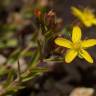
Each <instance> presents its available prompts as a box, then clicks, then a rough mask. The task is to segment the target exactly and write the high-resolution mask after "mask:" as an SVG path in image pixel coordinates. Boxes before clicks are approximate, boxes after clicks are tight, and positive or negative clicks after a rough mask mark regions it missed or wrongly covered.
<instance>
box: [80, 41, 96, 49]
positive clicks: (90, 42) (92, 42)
mask: <svg viewBox="0 0 96 96" xmlns="http://www.w3.org/2000/svg"><path fill="white" fill-rule="evenodd" d="M95 45H96V39H89V40H84V41H82V43H81V46H82V47H83V48H88V47H91V46H95Z"/></svg>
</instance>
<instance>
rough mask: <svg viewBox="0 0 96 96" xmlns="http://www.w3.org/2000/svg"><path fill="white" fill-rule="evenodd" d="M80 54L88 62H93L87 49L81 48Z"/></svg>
mask: <svg viewBox="0 0 96 96" xmlns="http://www.w3.org/2000/svg"><path fill="white" fill-rule="evenodd" d="M80 55H81V56H82V57H83V58H84V59H85V60H86V61H88V62H89V63H93V59H92V57H91V56H90V54H89V53H88V52H87V51H85V50H84V49H81V51H80Z"/></svg>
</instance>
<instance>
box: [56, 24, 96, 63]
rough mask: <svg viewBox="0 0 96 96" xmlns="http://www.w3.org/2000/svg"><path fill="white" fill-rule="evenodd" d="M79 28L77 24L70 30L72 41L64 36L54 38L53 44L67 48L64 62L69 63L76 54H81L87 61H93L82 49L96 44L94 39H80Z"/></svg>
mask: <svg viewBox="0 0 96 96" xmlns="http://www.w3.org/2000/svg"><path fill="white" fill-rule="evenodd" d="M81 35H82V34H81V29H80V28H79V26H74V27H73V31H72V41H69V40H67V39H65V38H62V37H60V38H56V39H55V44H57V45H59V46H62V47H66V48H68V50H67V52H66V54H65V62H66V63H70V62H72V61H73V59H75V57H76V56H81V57H83V58H84V59H85V60H87V61H88V62H89V63H93V59H92V57H91V56H90V55H89V53H88V52H87V51H85V50H84V49H86V48H88V47H92V46H94V45H96V39H89V40H81Z"/></svg>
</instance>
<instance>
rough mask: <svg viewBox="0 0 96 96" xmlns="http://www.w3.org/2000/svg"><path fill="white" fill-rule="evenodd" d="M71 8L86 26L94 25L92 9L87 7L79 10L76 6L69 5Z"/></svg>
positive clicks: (95, 18) (95, 20)
mask: <svg viewBox="0 0 96 96" xmlns="http://www.w3.org/2000/svg"><path fill="white" fill-rule="evenodd" d="M71 9H72V13H73V15H74V16H76V17H78V18H79V19H80V20H81V22H82V23H83V24H84V25H85V26H86V27H91V26H92V25H96V17H95V15H94V14H93V10H91V9H88V8H85V9H84V10H79V9H78V8H76V7H71Z"/></svg>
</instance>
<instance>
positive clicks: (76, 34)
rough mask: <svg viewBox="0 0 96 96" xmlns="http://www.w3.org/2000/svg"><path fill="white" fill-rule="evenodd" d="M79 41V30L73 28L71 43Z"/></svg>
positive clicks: (76, 27) (78, 28)
mask: <svg viewBox="0 0 96 96" xmlns="http://www.w3.org/2000/svg"><path fill="white" fill-rule="evenodd" d="M80 40H81V29H80V27H79V26H75V27H73V31H72V41H73V42H74V43H75V42H79V41H80Z"/></svg>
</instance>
